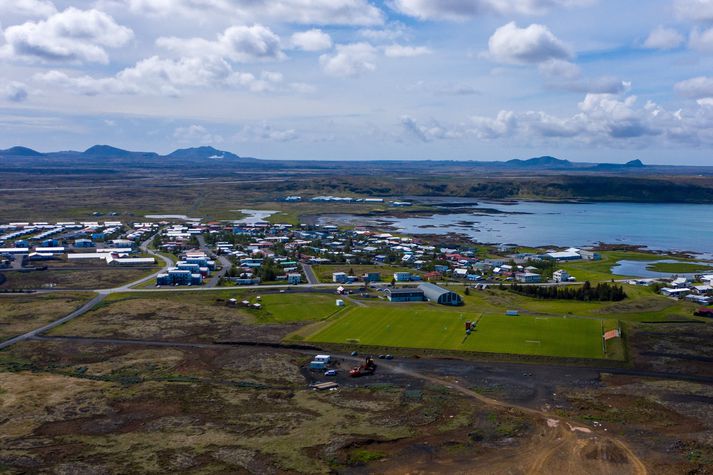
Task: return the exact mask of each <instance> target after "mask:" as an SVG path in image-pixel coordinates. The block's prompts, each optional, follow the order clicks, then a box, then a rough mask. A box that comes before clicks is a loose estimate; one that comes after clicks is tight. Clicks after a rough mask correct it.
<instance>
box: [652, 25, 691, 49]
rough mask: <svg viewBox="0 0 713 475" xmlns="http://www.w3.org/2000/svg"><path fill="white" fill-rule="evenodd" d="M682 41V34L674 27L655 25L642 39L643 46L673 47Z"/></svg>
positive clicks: (656, 47) (676, 46)
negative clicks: (643, 39)
mask: <svg viewBox="0 0 713 475" xmlns="http://www.w3.org/2000/svg"><path fill="white" fill-rule="evenodd" d="M683 42H684V38H683V35H682V34H681V33H679V32H678V31H677V30H675V29H674V28H664V27H663V26H658V27H656V28H655V29H654V30H653V31H652V32H651V33H649V36H648V37H647V38H646V40H645V41H644V48H649V49H663V50H667V49H674V48H678V47H679V46H681V44H682V43H683Z"/></svg>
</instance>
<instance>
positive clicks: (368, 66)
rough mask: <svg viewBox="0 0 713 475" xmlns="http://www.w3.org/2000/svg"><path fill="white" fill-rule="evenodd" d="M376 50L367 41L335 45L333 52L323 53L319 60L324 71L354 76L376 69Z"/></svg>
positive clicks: (333, 74)
mask: <svg viewBox="0 0 713 475" xmlns="http://www.w3.org/2000/svg"><path fill="white" fill-rule="evenodd" d="M376 56H377V50H376V48H374V47H373V46H372V45H371V44H369V43H351V44H344V45H337V46H336V52H335V53H333V54H323V55H322V56H320V57H319V62H320V64H321V65H322V69H323V70H324V72H325V73H327V74H329V75H331V76H337V77H354V76H359V75H361V74H364V73H366V72H370V71H374V70H375V69H376V64H375V61H376Z"/></svg>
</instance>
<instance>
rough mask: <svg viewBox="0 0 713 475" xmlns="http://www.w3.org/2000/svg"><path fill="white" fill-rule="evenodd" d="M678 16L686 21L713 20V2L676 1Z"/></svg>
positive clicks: (700, 0) (695, 0) (675, 8)
mask: <svg viewBox="0 0 713 475" xmlns="http://www.w3.org/2000/svg"><path fill="white" fill-rule="evenodd" d="M674 10H675V11H676V15H677V16H678V17H679V18H681V19H684V20H694V21H711V20H713V1H711V0H675V1H674Z"/></svg>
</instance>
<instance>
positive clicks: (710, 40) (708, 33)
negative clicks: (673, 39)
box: [688, 28, 713, 53]
mask: <svg viewBox="0 0 713 475" xmlns="http://www.w3.org/2000/svg"><path fill="white" fill-rule="evenodd" d="M688 46H689V47H690V48H692V49H695V50H697V51H702V52H706V53H710V52H713V28H708V29H707V30H703V31H701V30H700V29H698V28H694V29H693V31H692V32H691V37H690V38H689V40H688Z"/></svg>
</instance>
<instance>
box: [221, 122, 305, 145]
mask: <svg viewBox="0 0 713 475" xmlns="http://www.w3.org/2000/svg"><path fill="white" fill-rule="evenodd" d="M298 138H299V134H298V133H297V131H296V130H295V129H279V128H275V127H273V126H272V125H270V124H268V123H266V122H263V123H261V124H259V125H248V126H245V127H243V128H241V129H240V131H239V132H238V133H237V134H235V136H234V137H233V139H234V140H236V141H238V142H291V141H293V140H297V139H298Z"/></svg>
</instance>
